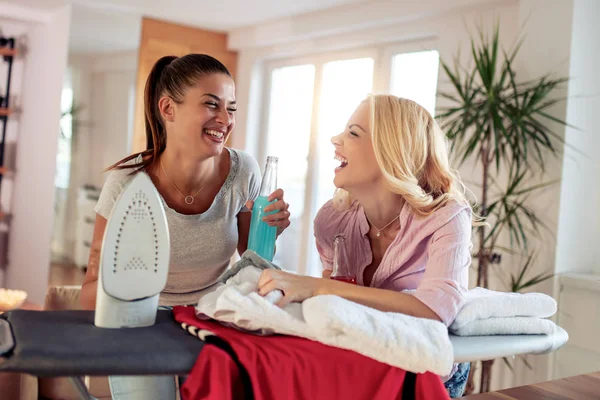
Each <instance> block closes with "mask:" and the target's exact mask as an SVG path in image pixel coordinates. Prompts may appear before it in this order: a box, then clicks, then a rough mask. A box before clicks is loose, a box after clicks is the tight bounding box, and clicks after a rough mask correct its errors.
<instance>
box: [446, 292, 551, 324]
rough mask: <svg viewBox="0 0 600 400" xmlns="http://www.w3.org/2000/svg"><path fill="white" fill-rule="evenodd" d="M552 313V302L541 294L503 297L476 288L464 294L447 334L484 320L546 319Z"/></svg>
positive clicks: (507, 294) (501, 293) (518, 294)
mask: <svg viewBox="0 0 600 400" xmlns="http://www.w3.org/2000/svg"><path fill="white" fill-rule="evenodd" d="M554 313H556V300H554V299H553V298H552V297H550V296H548V295H545V294H543V293H525V294H522V293H507V292H496V291H492V290H488V289H484V288H480V287H477V288H474V289H472V290H469V291H468V292H467V293H466V294H465V304H464V305H463V307H462V308H461V310H460V311H459V312H458V314H457V316H456V318H455V319H454V322H452V324H451V325H450V330H451V331H453V332H456V331H458V330H460V329H461V328H462V327H464V326H466V325H467V324H469V323H472V322H474V321H478V320H486V319H488V318H507V317H537V318H547V317H550V316H552V315H554ZM489 334H492V335H493V334H500V333H489Z"/></svg>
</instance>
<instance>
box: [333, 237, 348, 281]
mask: <svg viewBox="0 0 600 400" xmlns="http://www.w3.org/2000/svg"><path fill="white" fill-rule="evenodd" d="M345 251H346V239H345V238H344V237H336V238H335V240H334V241H333V271H332V275H334V276H335V275H343V274H344V272H345V271H346V265H345V263H346V261H347V260H346V257H345Z"/></svg>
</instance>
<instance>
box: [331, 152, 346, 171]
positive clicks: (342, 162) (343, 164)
mask: <svg viewBox="0 0 600 400" xmlns="http://www.w3.org/2000/svg"><path fill="white" fill-rule="evenodd" d="M334 159H335V160H337V161H339V162H340V165H339V166H338V167H336V168H335V172H338V171H341V170H342V168H345V167H346V165H348V160H347V159H346V157H343V156H340V155H339V154H336V155H335V157H334Z"/></svg>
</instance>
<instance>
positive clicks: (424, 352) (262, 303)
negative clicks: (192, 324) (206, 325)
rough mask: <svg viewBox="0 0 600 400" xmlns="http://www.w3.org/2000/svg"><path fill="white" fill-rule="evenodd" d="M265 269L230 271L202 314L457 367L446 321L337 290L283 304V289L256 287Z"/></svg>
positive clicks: (203, 301)
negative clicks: (378, 306)
mask: <svg viewBox="0 0 600 400" xmlns="http://www.w3.org/2000/svg"><path fill="white" fill-rule="evenodd" d="M244 255H246V256H248V255H247V254H246V253H244ZM242 258H243V259H245V260H246V261H248V259H249V257H244V256H242ZM260 273H261V270H260V269H259V268H256V267H254V266H252V265H246V266H244V267H243V268H242V269H240V270H239V271H238V272H237V273H236V274H235V275H230V276H229V278H228V279H227V280H226V282H225V283H224V284H223V283H221V284H220V285H218V287H216V288H212V289H211V290H210V291H209V292H208V293H206V294H205V295H204V296H203V297H201V298H200V300H199V301H198V305H197V307H196V312H197V315H198V317H200V318H207V317H208V318H213V319H216V320H218V321H221V322H223V323H225V324H228V325H234V326H236V327H238V328H241V329H244V330H250V331H254V332H257V333H262V334H270V333H280V334H287V335H294V336H300V337H304V338H308V339H311V340H315V341H319V342H321V343H324V344H327V345H331V346H335V347H339V348H343V349H347V350H353V351H356V352H357V353H360V354H362V355H364V356H367V357H370V358H373V359H375V360H378V361H380V362H383V363H387V364H389V365H392V366H396V367H399V368H402V369H405V370H407V371H412V372H415V373H423V372H426V371H430V372H433V373H435V374H438V375H442V376H445V375H448V374H449V373H450V372H451V370H452V366H453V359H454V354H453V347H452V344H451V342H450V339H449V337H448V330H447V328H446V326H445V325H444V324H442V323H441V322H437V321H433V320H428V319H423V318H414V317H411V316H407V315H404V314H399V313H386V312H381V311H378V310H375V309H372V308H369V307H365V306H362V305H360V304H357V303H353V302H351V301H348V300H345V299H343V298H340V297H337V296H317V297H313V298H310V299H307V300H305V301H304V302H303V303H291V304H288V305H287V306H286V307H284V308H280V307H278V306H277V305H275V304H274V303H275V302H277V301H278V300H279V299H280V298H281V292H280V291H274V292H271V293H270V294H268V295H267V296H265V297H263V296H261V295H259V294H258V293H257V292H256V290H257V287H258V285H257V284H258V278H259V277H260Z"/></svg>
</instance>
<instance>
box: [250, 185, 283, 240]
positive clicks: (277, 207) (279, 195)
mask: <svg viewBox="0 0 600 400" xmlns="http://www.w3.org/2000/svg"><path fill="white" fill-rule="evenodd" d="M268 200H269V201H270V202H271V201H273V200H277V201H276V202H274V203H273V204H269V205H268V206H266V207H265V209H264V212H265V214H267V213H270V212H272V211H277V212H275V213H273V214H270V215H266V216H265V217H264V218H263V221H265V222H266V223H267V224H269V226H276V227H277V236H279V235H281V234H282V233H283V231H284V230H286V228H287V227H288V226H290V212H289V211H288V209H289V208H290V205H289V204H288V203H286V202H285V200H283V189H277V190H276V191H274V192H273V193H271V195H270V196H269V198H268ZM253 206H254V202H253V201H249V202H248V203H246V207H247V208H248V209H249V210H252V207H253Z"/></svg>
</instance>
